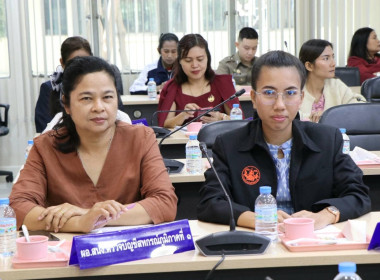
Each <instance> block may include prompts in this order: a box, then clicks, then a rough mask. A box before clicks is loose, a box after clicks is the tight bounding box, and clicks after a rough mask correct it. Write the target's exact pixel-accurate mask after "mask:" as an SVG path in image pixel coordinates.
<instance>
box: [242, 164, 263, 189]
mask: <svg viewBox="0 0 380 280" xmlns="http://www.w3.org/2000/svg"><path fill="white" fill-rule="evenodd" d="M241 178H242V179H243V181H244V183H246V184H248V185H254V184H256V183H257V182H258V181H259V180H260V170H258V169H257V168H256V167H255V166H247V167H245V168H244V169H243V171H242V172H241Z"/></svg>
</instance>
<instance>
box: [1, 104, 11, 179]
mask: <svg viewBox="0 0 380 280" xmlns="http://www.w3.org/2000/svg"><path fill="white" fill-rule="evenodd" d="M8 110H9V105H8V104H0V136H5V135H7V134H8V133H9V129H8ZM0 176H7V177H5V179H6V180H7V182H12V181H13V173H12V172H10V171H2V170H0Z"/></svg>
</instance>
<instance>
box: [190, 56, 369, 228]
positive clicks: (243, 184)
mask: <svg viewBox="0 0 380 280" xmlns="http://www.w3.org/2000/svg"><path fill="white" fill-rule="evenodd" d="M305 81H306V71H305V68H304V66H303V64H302V63H301V62H300V61H299V59H298V58H296V57H294V56H293V55H291V54H289V53H286V52H283V51H271V52H268V53H266V54H264V55H262V56H260V58H259V59H258V60H257V61H256V62H255V64H254V65H253V69H252V91H251V100H252V103H253V106H254V108H255V109H256V110H257V114H258V118H256V119H255V120H253V121H251V122H249V123H247V125H246V126H244V127H242V128H238V129H234V130H232V131H230V132H227V133H224V134H221V135H219V136H218V137H217V138H216V140H215V143H214V145H213V149H212V150H213V160H214V165H215V169H216V171H217V172H218V175H219V177H220V179H221V181H222V182H223V183H224V185H225V187H226V189H227V193H228V194H229V196H230V197H231V199H232V207H233V214H234V218H235V221H237V225H238V226H243V227H248V228H254V227H255V213H254V207H255V200H256V198H257V197H258V195H259V194H260V193H259V189H260V186H271V187H272V190H273V192H272V194H273V195H274V196H275V197H276V200H277V208H278V213H277V214H278V222H280V223H281V222H283V220H284V219H286V218H289V217H308V218H312V219H314V220H315V228H316V229H320V228H323V227H325V226H326V225H328V224H334V223H336V222H339V221H345V220H347V219H354V218H357V217H359V216H361V215H363V214H365V213H367V212H369V211H370V210H371V200H370V198H369V194H368V193H369V188H368V187H367V186H366V185H364V183H363V172H362V171H361V170H360V169H359V167H358V166H357V165H356V164H355V162H354V161H353V160H352V159H351V157H350V156H349V155H346V154H343V152H342V146H343V139H342V134H341V132H340V131H339V129H337V128H334V127H332V126H327V125H323V124H316V123H312V122H302V121H300V120H297V119H295V117H296V115H297V112H298V110H299V108H300V106H301V103H302V98H303V95H302V88H303V87H304V84H305ZM205 177H206V182H205V185H204V186H203V187H202V188H201V190H200V197H201V198H200V202H199V204H198V206H197V215H198V219H199V220H202V221H206V222H212V223H222V224H228V223H229V221H230V210H229V209H230V208H229V206H228V201H227V199H226V197H225V195H224V192H223V190H222V188H221V186H220V184H219V182H218V180H217V178H216V175H215V173H214V172H213V171H212V169H209V170H207V171H206V172H205Z"/></svg>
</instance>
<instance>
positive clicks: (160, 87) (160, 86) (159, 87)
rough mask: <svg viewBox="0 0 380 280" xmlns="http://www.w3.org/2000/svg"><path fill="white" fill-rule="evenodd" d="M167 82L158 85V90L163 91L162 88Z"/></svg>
mask: <svg viewBox="0 0 380 280" xmlns="http://www.w3.org/2000/svg"><path fill="white" fill-rule="evenodd" d="M166 82H167V81H166ZM166 82H163V83H162V84H161V85H159V86H157V87H156V89H157V91H158V92H161V90H162V88H163V87H164V85H165V84H166Z"/></svg>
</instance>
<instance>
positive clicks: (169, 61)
mask: <svg viewBox="0 0 380 280" xmlns="http://www.w3.org/2000/svg"><path fill="white" fill-rule="evenodd" d="M177 46H178V37H177V36H176V35H175V34H173V33H164V34H161V36H160V39H159V43H158V48H157V51H158V53H159V54H160V58H159V59H158V61H155V62H153V63H151V64H148V65H146V66H145V67H144V69H143V70H142V71H141V73H140V75H139V77H138V78H137V79H136V80H135V81H134V82H133V84H132V85H131V87H130V88H129V92H130V94H148V92H147V90H148V86H147V84H148V82H149V78H153V79H154V81H155V82H156V85H157V91H161V89H162V88H163V86H164V85H165V83H166V81H167V80H169V79H170V78H171V77H172V73H173V65H174V62H175V60H176V59H177Z"/></svg>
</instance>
